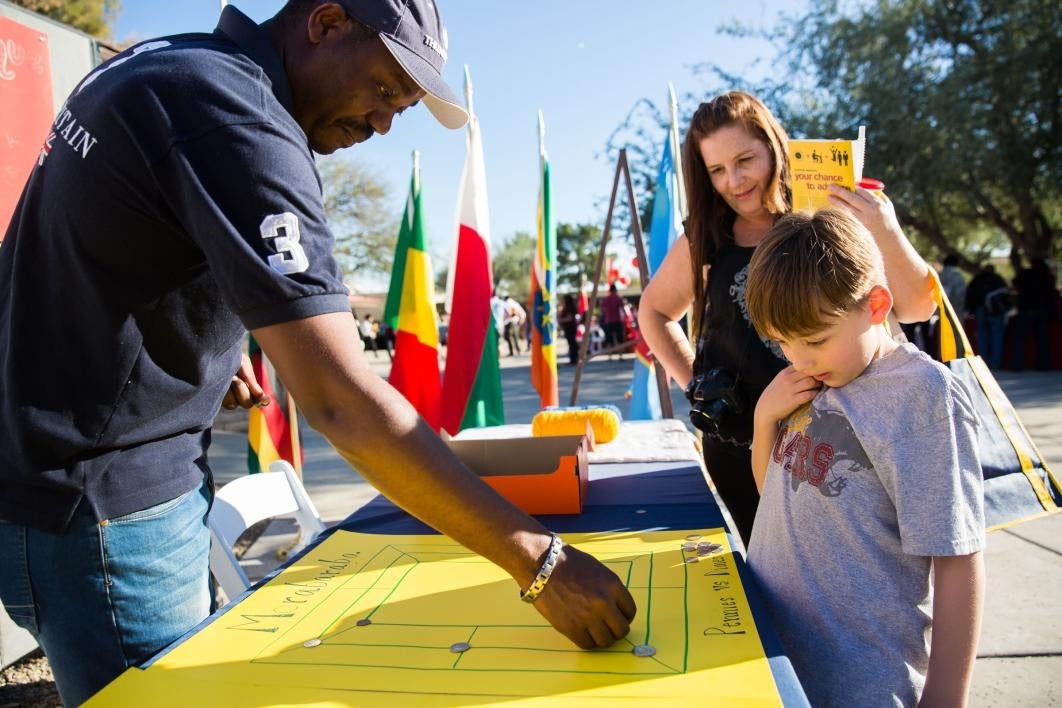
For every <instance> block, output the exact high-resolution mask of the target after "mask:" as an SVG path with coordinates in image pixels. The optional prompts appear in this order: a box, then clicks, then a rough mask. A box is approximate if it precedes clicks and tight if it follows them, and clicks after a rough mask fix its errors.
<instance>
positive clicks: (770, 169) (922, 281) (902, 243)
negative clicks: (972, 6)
mask: <svg viewBox="0 0 1062 708" xmlns="http://www.w3.org/2000/svg"><path fill="white" fill-rule="evenodd" d="M787 143H788V136H787V135H786V133H785V130H783V129H782V127H781V126H780V125H779V124H778V121H777V120H776V119H775V117H774V116H773V115H772V114H771V112H770V111H769V110H768V109H767V107H766V106H765V105H764V104H763V103H762V102H761V101H759V100H758V99H757V98H755V97H754V96H751V95H749V94H747V93H744V92H741V91H732V92H730V93H726V94H722V95H720V96H716V97H715V98H713V99H712V100H710V101H707V102H705V103H702V104H701V105H700V107H699V108H698V109H697V111H696V113H694V116H693V119H692V120H691V122H690V127H689V130H688V132H687V135H686V140H685V143H684V145H683V151H682V152H683V171H684V175H685V178H686V195H687V203H688V204H689V218H688V219H687V221H686V224H685V226H686V229H685V230H686V233H685V234H684V235H683V236H682V237H680V238H679V239H678V240H677V241H676V242H675V244H674V245H673V246H672V247H671V250H670V251H669V252H668V254H667V257H666V258H665V259H664V262H663V263H662V264H661V266H660V268H659V270H658V271H657V273H656V274H655V275H654V277H653V280H652V281H651V282H650V284H649V286H648V287H647V288H646V289H645V292H644V293H643V294H642V298H641V305H640V308H639V311H638V323H639V326H640V328H641V331H642V333H643V336H644V337H645V339H646V341H647V342H648V344H649V346H650V348H651V349H652V351H653V354H654V355H655V356H656V358H657V359H658V360H659V361H660V362H661V363H662V364H663V365H664V368H665V369H666V370H667V372H668V373H669V374H670V375H671V376H672V377H674V378H675V380H676V381H678V382H679V384H681V385H682V386H684V387H685V388H686V397H687V398H688V399H689V400H690V403H691V410H690V419H691V420H692V421H693V423H694V425H696V426H697V427H698V428H700V429H701V431H702V432H703V433H704V439H703V448H704V461H705V465H706V466H707V469H708V473H709V475H710V476H711V478H712V481H713V483H714V484H715V488H716V491H717V492H718V493H719V496H720V498H721V499H722V501H723V503H724V504H725V505H726V507H727V509H728V511H729V512H730V515H731V518H732V519H733V520H734V525H735V527H736V530H737V532H738V533H739V534H740V535H741V538H742V540H743V541H744V542H745V543H746V544H747V543H748V541H749V537H750V535H751V533H752V522H753V519H754V518H755V515H756V507H757V505H758V503H759V495H758V494H757V492H756V485H755V483H754V481H753V478H752V467H751V460H750V451H749V446H750V445H751V442H752V413H753V408H754V407H755V404H756V400H757V399H758V398H759V396H760V393H762V392H763V389H764V387H765V386H766V385H767V383H769V382H770V381H771V379H773V378H774V376H775V374H777V373H778V372H779V371H780V370H781V369H782V368H783V367H784V366H785V363H786V362H785V358H784V356H783V355H782V352H781V350H780V349H779V348H778V346H777V344H775V343H774V342H772V341H771V340H769V339H763V338H761V337H760V336H759V335H758V334H757V333H756V331H755V329H753V327H752V325H751V324H750V322H749V319H748V310H747V308H746V306H745V279H746V277H747V275H748V265H749V260H750V259H751V257H752V252H753V250H754V249H755V247H756V245H757V244H759V242H760V241H761V240H762V239H763V236H764V234H766V233H767V231H768V230H769V229H770V228H771V226H773V225H774V222H775V220H776V219H777V218H778V217H779V216H781V215H783V214H785V213H787V212H789V211H791V209H792V206H791V187H790V180H791V177H790V169H789V161H788V158H787V155H786V148H787ZM830 202H831V204H832V205H833V206H834V207H839V208H846V209H848V210H849V211H851V212H852V214H853V215H854V216H855V217H856V218H857V219H858V220H859V221H860V222H862V223H863V225H864V226H866V227H867V229H868V230H869V231H870V232H871V234H873V236H874V240H875V241H876V242H877V244H878V248H879V249H880V250H881V253H882V256H883V258H884V261H885V270H886V274H887V277H888V280H889V283H890V286H891V288H892V291H893V293H894V296H895V313H896V315H897V317H898V318H899V319H900V321H911V322H920V321H923V320H926V319H929V316H930V315H931V314H932V313H933V310H934V307H935V306H934V303H933V296H932V282H933V281H932V279H931V274H930V268H929V266H928V265H927V264H926V262H925V261H923V260H922V258H921V257H920V256H919V255H918V254H917V253H916V252H915V250H914V248H913V247H912V246H911V243H910V242H909V241H908V240H907V237H906V236H904V234H903V231H902V230H901V229H900V225H899V223H898V222H897V220H896V213H895V210H894V208H893V205H892V202H891V201H889V199H888V197H885V196H884V195H882V196H881V197H878V196H876V195H875V194H874V193H872V192H870V191H868V190H866V189H863V188H857V189H856V191H855V192H850V191H848V190H846V189H844V188H841V187H836V186H831V187H830ZM691 303H692V305H693V319H692V321H693V323H694V327H695V329H694V332H695V336H696V337H697V340H696V341H697V346H696V353H695V352H694V349H693V347H691V345H690V342H689V340H688V339H687V337H686V333H685V332H684V331H683V330H682V327H681V326H680V325H679V320H681V319H682V317H683V315H684V314H685V313H686V311H687V310H688V309H689V308H690V305H691Z"/></svg>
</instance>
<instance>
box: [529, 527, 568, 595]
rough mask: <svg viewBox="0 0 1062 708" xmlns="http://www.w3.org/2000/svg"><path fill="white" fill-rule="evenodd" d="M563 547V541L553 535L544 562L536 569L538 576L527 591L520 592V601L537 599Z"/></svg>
mask: <svg viewBox="0 0 1062 708" xmlns="http://www.w3.org/2000/svg"><path fill="white" fill-rule="evenodd" d="M563 546H564V541H562V540H561V537H560V536H558V535H557V534H553V537H552V538H551V539H550V542H549V550H548V551H546V560H544V561H542V567H541V568H539V569H538V575H536V576H535V579H534V580H533V581H531V585H530V586H528V588H527V590H521V591H520V599H521V600H523V601H524V602H534V601H535V600H536V599H538V596H539V594H541V592H542V589H543V588H545V587H546V583H548V582H549V576H551V575H552V574H553V568H554V567H556V565H557V559H558V558H560V552H561V548H562V547H563Z"/></svg>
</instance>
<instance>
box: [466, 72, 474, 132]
mask: <svg viewBox="0 0 1062 708" xmlns="http://www.w3.org/2000/svg"><path fill="white" fill-rule="evenodd" d="M465 105H466V106H467V107H468V117H469V121H468V124H469V130H471V128H472V120H471V118H472V117H473V116H474V115H475V113H476V112H475V111H474V110H472V74H470V73H469V72H468V64H465Z"/></svg>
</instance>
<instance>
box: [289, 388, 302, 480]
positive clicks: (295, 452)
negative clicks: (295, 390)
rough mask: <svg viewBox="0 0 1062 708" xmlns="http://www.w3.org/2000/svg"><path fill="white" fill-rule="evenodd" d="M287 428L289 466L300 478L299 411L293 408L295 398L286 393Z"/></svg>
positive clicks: (300, 442)
mask: <svg viewBox="0 0 1062 708" xmlns="http://www.w3.org/2000/svg"><path fill="white" fill-rule="evenodd" d="M288 429H289V430H290V431H291V466H292V467H294V468H295V476H296V477H298V478H299V479H300V480H301V479H302V448H301V447H300V445H301V444H302V441H300V440H299V411H298V410H296V408H295V399H294V398H292V397H291V393H290V392H289V393H288Z"/></svg>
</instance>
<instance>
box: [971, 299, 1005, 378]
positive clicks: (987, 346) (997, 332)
mask: <svg viewBox="0 0 1062 708" xmlns="http://www.w3.org/2000/svg"><path fill="white" fill-rule="evenodd" d="M974 315H975V317H976V320H977V353H978V354H980V355H981V358H982V359H984V360H985V364H987V365H988V368H990V369H998V368H1000V367H1001V366H1003V330H1004V329H1005V328H1006V326H1007V317H1006V315H990V314H988V311H987V310H986V309H985V308H984V307H978V308H977V310H976V312H975V313H974Z"/></svg>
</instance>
